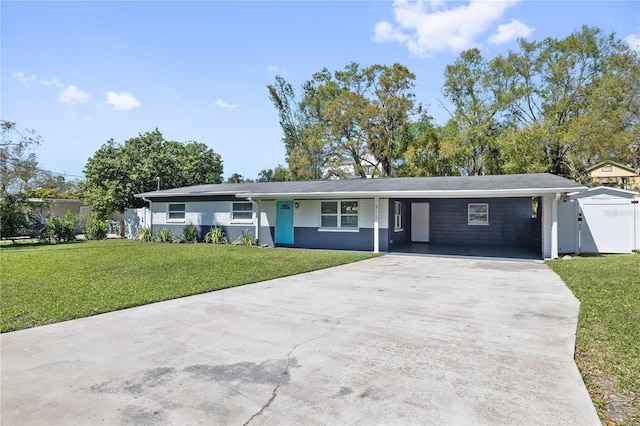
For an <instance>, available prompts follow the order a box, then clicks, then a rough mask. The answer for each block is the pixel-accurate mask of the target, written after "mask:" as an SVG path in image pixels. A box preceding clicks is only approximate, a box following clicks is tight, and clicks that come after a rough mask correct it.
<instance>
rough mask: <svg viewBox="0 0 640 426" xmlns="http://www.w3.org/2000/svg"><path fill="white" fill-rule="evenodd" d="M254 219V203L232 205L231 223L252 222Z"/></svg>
mask: <svg viewBox="0 0 640 426" xmlns="http://www.w3.org/2000/svg"><path fill="white" fill-rule="evenodd" d="M252 219H253V203H251V202H245V201H243V202H238V203H232V207H231V221H232V222H251V220H252Z"/></svg>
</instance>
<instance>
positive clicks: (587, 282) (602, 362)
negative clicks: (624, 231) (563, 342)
mask: <svg viewBox="0 0 640 426" xmlns="http://www.w3.org/2000/svg"><path fill="white" fill-rule="evenodd" d="M547 264H548V265H549V266H550V267H551V268H552V269H553V270H554V271H555V272H556V273H557V274H558V275H560V277H561V278H562V280H563V281H564V282H565V283H566V284H567V286H569V288H570V289H571V291H573V294H574V295H575V296H576V297H577V298H578V300H580V317H579V320H578V332H577V336H576V363H577V365H578V368H579V369H580V372H581V373H582V377H583V379H584V381H585V384H586V385H587V388H588V389H589V393H590V394H591V398H592V400H593V402H594V405H595V406H596V408H597V409H598V412H599V414H600V416H601V418H602V419H603V420H605V421H606V422H607V423H614V424H640V255H637V254H629V255H604V256H584V257H578V258H574V259H572V260H561V259H558V260H553V261H549V262H547Z"/></svg>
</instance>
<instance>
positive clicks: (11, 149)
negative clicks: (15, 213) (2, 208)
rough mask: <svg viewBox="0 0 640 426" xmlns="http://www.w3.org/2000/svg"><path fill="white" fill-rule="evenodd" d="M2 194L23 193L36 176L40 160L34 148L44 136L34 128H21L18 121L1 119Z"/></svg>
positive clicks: (0, 178)
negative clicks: (17, 123)
mask: <svg viewBox="0 0 640 426" xmlns="http://www.w3.org/2000/svg"><path fill="white" fill-rule="evenodd" d="M0 131H1V132H2V139H1V141H0V195H4V194H6V193H23V192H25V191H27V190H29V189H30V187H29V181H30V180H31V179H32V178H33V177H34V176H36V174H37V170H38V169H37V167H38V160H37V158H36V154H35V153H34V152H33V149H34V148H35V147H37V146H38V145H40V142H41V140H42V138H41V137H40V135H38V134H36V133H35V131H33V130H24V129H19V128H18V127H17V125H16V123H14V122H12V121H7V120H1V121H0Z"/></svg>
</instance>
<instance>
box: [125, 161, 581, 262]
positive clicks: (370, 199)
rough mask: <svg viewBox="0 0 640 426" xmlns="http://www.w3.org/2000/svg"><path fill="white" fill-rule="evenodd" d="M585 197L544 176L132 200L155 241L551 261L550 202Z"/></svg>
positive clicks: (186, 193)
mask: <svg viewBox="0 0 640 426" xmlns="http://www.w3.org/2000/svg"><path fill="white" fill-rule="evenodd" d="M586 189H587V188H586V187H583V186H581V185H580V184H578V183H576V182H573V181H571V180H568V179H565V178H562V177H559V176H555V175H551V174H546V173H545V174H527V175H495V176H456V177H426V178H379V179H351V180H328V181H294V182H266V183H243V184H216V185H198V186H191V187H184V188H175V189H169V190H162V191H154V192H147V193H142V194H136V197H138V198H142V199H144V200H146V201H147V202H148V203H149V208H150V210H151V220H150V222H151V223H150V227H151V229H152V232H153V233H154V234H156V233H157V232H158V231H159V230H160V229H162V228H168V229H170V230H171V231H173V232H174V233H175V234H177V235H180V234H182V232H183V229H184V227H185V226H186V225H187V224H193V225H195V226H196V227H197V228H198V233H199V237H200V238H203V237H204V234H205V233H206V232H208V231H209V230H210V229H211V228H212V227H214V226H220V227H222V228H223V229H224V231H225V233H226V234H227V236H228V237H229V239H230V240H234V239H236V238H237V237H238V236H240V235H241V233H242V231H244V230H246V229H251V231H252V233H253V235H254V236H255V237H256V239H257V240H258V241H259V243H260V244H265V245H267V246H276V247H297V248H319V249H346V250H364V251H374V252H380V251H383V252H386V251H403V249H404V248H406V247H409V246H411V245H414V246H415V244H425V243H428V244H432V245H437V244H446V245H457V246H476V247H523V248H530V249H533V250H535V251H536V252H537V253H539V254H540V257H544V258H553V257H557V254H558V237H557V235H558V230H557V203H558V200H559V199H560V197H561V196H563V194H566V193H569V192H579V191H584V190H586ZM532 206H537V210H536V211H534V210H533V207H532ZM536 213H537V214H536Z"/></svg>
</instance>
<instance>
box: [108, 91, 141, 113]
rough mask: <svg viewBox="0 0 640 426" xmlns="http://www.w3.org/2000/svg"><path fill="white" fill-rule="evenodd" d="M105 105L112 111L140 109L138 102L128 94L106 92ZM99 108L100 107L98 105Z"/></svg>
mask: <svg viewBox="0 0 640 426" xmlns="http://www.w3.org/2000/svg"><path fill="white" fill-rule="evenodd" d="M107 105H109V106H110V107H111V109H112V110H114V111H131V110H132V109H134V108H139V107H140V101H139V100H137V99H136V98H135V97H134V96H133V95H132V94H131V93H130V92H120V93H116V92H113V91H112V92H107ZM98 108H101V105H98Z"/></svg>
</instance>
